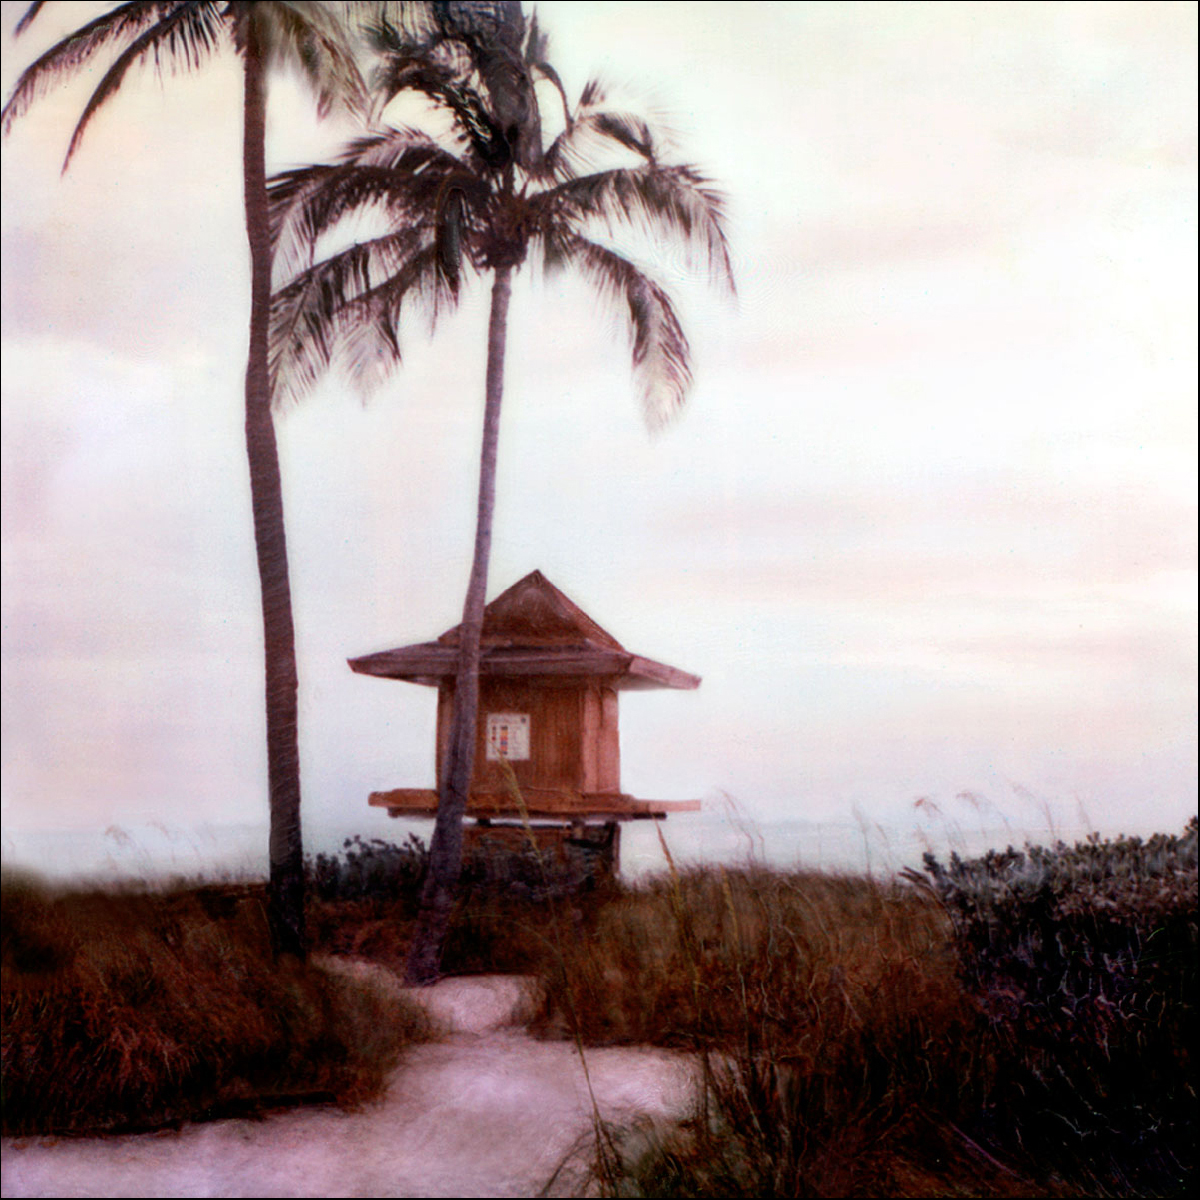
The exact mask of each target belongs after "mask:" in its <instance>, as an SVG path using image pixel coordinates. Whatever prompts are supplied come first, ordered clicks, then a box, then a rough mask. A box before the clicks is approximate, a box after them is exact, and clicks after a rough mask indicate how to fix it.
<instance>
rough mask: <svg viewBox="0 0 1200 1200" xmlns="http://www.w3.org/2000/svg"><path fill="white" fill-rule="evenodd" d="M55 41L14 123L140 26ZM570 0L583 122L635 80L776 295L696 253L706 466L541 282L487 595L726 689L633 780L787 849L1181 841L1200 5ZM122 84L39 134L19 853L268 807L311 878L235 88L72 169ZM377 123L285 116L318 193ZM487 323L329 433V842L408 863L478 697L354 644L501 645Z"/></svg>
mask: <svg viewBox="0 0 1200 1200" xmlns="http://www.w3.org/2000/svg"><path fill="white" fill-rule="evenodd" d="M24 7H25V6H24V4H23V3H21V4H9V3H5V4H4V5H3V10H4V11H3V30H2V32H0V44H2V48H3V79H2V83H3V91H4V95H5V97H7V96H8V94H9V92H10V91H11V88H12V85H13V83H14V81H15V79H16V77H17V75H18V74H19V72H20V70H21V69H22V68H23V67H24V66H25V65H26V64H27V63H28V62H30V61H32V59H33V58H34V57H35V56H36V54H38V53H40V51H41V50H42V49H43V48H45V46H47V45H48V44H50V42H51V40H53V39H54V38H55V37H56V36H59V35H61V33H63V32H65V31H67V30H68V29H69V28H72V27H74V26H75V25H77V24H79V23H81V22H82V20H84V19H85V18H86V15H87V12H88V11H90V10H91V9H92V8H93V7H94V6H91V5H83V4H71V5H64V6H62V7H63V9H64V10H66V11H64V12H54V11H49V12H48V13H47V16H46V17H45V18H39V21H38V23H36V24H35V26H34V27H33V29H32V30H31V31H29V32H27V33H26V34H25V35H23V36H22V37H21V38H20V39H19V40H16V41H14V39H13V38H12V27H13V25H14V23H15V21H16V19H17V16H18V15H19V13H20V12H21V11H23V9H24ZM56 7H57V6H49V8H50V9H51V10H53V9H54V8H56ZM537 11H538V13H539V15H540V18H541V20H542V21H543V23H544V25H545V27H546V28H547V29H548V31H549V33H550V36H551V56H552V59H553V60H554V61H555V62H556V64H557V65H558V67H559V70H560V73H561V74H562V76H563V79H564V82H565V84H566V86H567V89H568V91H569V92H570V93H571V95H572V97H574V96H577V95H578V91H579V89H580V87H581V86H582V84H583V82H584V80H585V79H586V78H587V77H588V75H590V74H592V73H600V74H601V75H602V76H603V77H604V78H605V79H607V80H610V81H613V83H614V85H615V90H616V91H617V93H618V94H619V95H621V96H623V97H632V98H633V99H634V100H638V101H640V102H642V104H643V106H648V107H649V108H651V109H652V110H653V111H654V112H656V113H661V114H664V115H665V117H666V119H667V120H668V121H669V124H670V126H671V128H672V129H673V130H674V133H675V141H676V145H677V146H678V157H679V158H680V159H681V160H685V161H690V162H694V163H696V164H698V165H699V166H701V167H702V168H703V169H704V170H705V171H706V172H707V173H708V174H709V175H710V176H712V177H713V178H714V179H715V180H716V181H717V182H718V183H719V184H720V186H721V187H722V188H723V189H724V191H725V192H726V194H727V195H728V197H729V208H730V237H731V241H732V246H733V253H734V261H735V270H736V274H737V281H738V288H739V294H738V296H737V298H736V300H730V299H728V298H727V297H723V296H721V295H720V294H718V293H715V292H713V291H712V290H710V289H709V288H708V287H707V285H706V282H705V280H704V279H703V278H702V277H701V276H699V275H696V274H694V273H691V272H689V271H688V270H687V268H686V266H685V265H684V264H683V263H682V262H681V261H680V259H679V257H678V256H677V255H672V254H670V253H665V254H663V255H661V256H660V257H658V258H657V259H656V260H655V261H653V262H651V263H648V265H649V266H651V267H652V268H653V269H655V270H656V271H658V272H659V273H660V275H661V276H662V277H663V279H664V280H665V281H666V282H667V283H668V284H669V285H670V286H671V288H672V290H673V292H674V294H675V295H676V296H677V298H678V300H679V302H680V307H681V310H682V312H683V314H684V319H685V322H686V328H687V331H688V333H689V335H690V337H691V341H692V345H693V349H694V364H693V366H694V372H695V377H696V384H695V388H694V391H693V393H692V396H691V398H690V401H689V403H688V406H687V409H686V410H685V412H684V413H683V415H682V417H681V419H680V420H678V421H677V422H676V423H675V424H674V425H673V426H672V427H671V428H669V429H668V430H666V431H665V432H663V433H661V434H657V435H654V436H652V435H650V434H648V433H647V432H646V430H645V428H644V426H643V424H642V422H641V419H640V415H639V410H638V406H637V400H636V393H635V387H634V384H633V380H632V377H631V372H630V369H629V358H628V350H627V347H626V345H625V343H624V340H623V337H622V335H621V334H620V331H619V328H618V326H617V324H616V322H615V321H614V320H613V319H612V318H611V317H610V316H609V315H608V314H606V313H605V312H604V311H603V310H600V309H598V308H597V306H596V305H595V303H594V302H593V300H592V297H591V295H590V294H589V292H588V291H587V290H586V289H585V288H584V287H583V286H582V285H576V284H573V283H572V284H565V283H563V284H554V285H552V286H547V285H545V284H543V283H542V282H540V281H533V280H529V279H525V280H523V281H522V282H521V283H520V284H519V285H518V287H517V288H516V290H515V293H514V298H513V305H512V312H511V320H510V342H509V355H508V370H507V375H506V392H505V412H504V418H503V425H502V430H501V442H500V482H499V498H498V506H497V523H496V531H495V543H494V553H493V558H492V569H491V585H490V588H489V594H490V595H493V596H494V595H496V594H497V593H498V592H500V591H501V590H503V589H504V588H505V587H507V586H508V585H509V584H511V583H513V582H514V581H515V580H517V579H518V578H520V577H521V576H522V575H524V574H526V573H527V572H528V571H530V570H532V569H534V568H540V569H541V570H542V571H543V572H544V573H545V574H546V575H547V576H548V577H549V578H550V579H551V580H552V581H553V582H554V583H555V584H556V585H557V586H558V587H560V588H561V589H562V590H563V591H565V592H566V593H567V594H568V595H569V596H571V597H572V598H573V599H574V600H576V601H577V602H578V603H579V604H580V605H581V606H582V607H583V608H584V609H586V610H587V611H588V612H589V613H590V614H591V615H592V616H593V617H594V618H595V619H596V620H597V621H598V622H599V623H600V624H601V625H603V626H604V627H605V628H607V629H608V630H609V631H610V632H611V633H613V634H614V635H615V636H616V637H617V638H619V639H620V640H621V641H622V642H624V644H625V645H626V646H627V647H628V648H630V649H632V650H634V651H635V652H638V653H642V654H645V655H648V656H650V657H653V658H657V659H660V660H662V661H665V662H668V663H670V664H672V665H674V666H678V667H680V668H682V669H684V670H686V671H690V672H693V673H695V674H698V675H701V676H702V677H703V683H702V685H701V687H700V688H699V690H698V691H696V692H693V693H684V692H660V693H643V694H635V695H628V694H627V695H626V696H625V697H623V699H622V716H621V729H622V785H623V787H624V789H625V790H626V791H628V792H631V793H633V794H634V795H637V796H642V797H646V798H652V799H673V798H678V799H683V798H701V799H704V800H705V801H706V802H707V803H708V804H709V806H710V808H711V809H714V810H715V809H716V808H718V807H719V806H720V802H721V797H723V796H726V795H727V796H730V797H733V798H734V799H735V800H736V801H737V802H738V803H739V804H740V806H741V808H742V810H743V811H744V812H745V814H746V815H747V816H748V817H749V818H750V819H751V820H753V821H758V822H763V823H766V824H769V823H770V822H772V821H778V820H780V819H783V818H789V817H795V818H803V819H806V820H811V821H817V822H844V821H846V820H849V819H851V814H855V818H856V819H858V818H860V817H861V818H865V819H866V820H869V821H877V822H880V823H881V824H884V825H886V826H888V827H894V828H898V829H902V828H905V827H910V826H912V825H913V824H914V823H915V822H916V820H917V810H915V809H914V804H915V802H916V801H917V800H919V799H929V800H931V801H933V802H934V803H936V804H937V805H938V806H939V807H940V808H941V809H942V810H943V811H946V812H950V811H952V810H953V809H954V806H955V805H956V804H959V805H961V804H962V803H963V802H962V801H961V800H956V797H959V796H961V795H962V794H964V793H969V794H971V795H972V796H973V797H976V798H977V799H976V805H977V806H978V804H979V803H984V804H986V805H987V806H989V807H990V808H991V809H994V810H995V812H997V813H998V814H1000V815H1001V816H1003V817H1007V818H1008V819H1010V820H1011V821H1013V822H1014V823H1015V824H1021V823H1022V822H1028V821H1030V820H1032V819H1033V818H1032V816H1031V814H1036V812H1038V811H1041V812H1043V813H1044V812H1045V811H1051V812H1054V813H1059V814H1065V815H1064V816H1063V818H1062V819H1063V821H1064V822H1066V821H1067V820H1068V818H1070V819H1071V820H1074V819H1075V818H1076V817H1078V819H1079V820H1080V821H1083V822H1085V823H1086V824H1087V825H1088V826H1089V827H1095V828H1099V829H1101V830H1102V831H1104V832H1107V833H1112V832H1118V831H1121V830H1127V831H1130V832H1139V833H1144V832H1148V831H1150V830H1153V829H1157V828H1164V829H1168V830H1170V829H1177V828H1179V827H1180V826H1181V825H1182V823H1183V821H1184V820H1185V819H1186V818H1187V816H1188V815H1189V814H1190V813H1191V812H1194V811H1195V806H1196V766H1197V764H1196V733H1195V729H1196V671H1195V667H1196V591H1197V589H1196V484H1197V480H1196V373H1197V364H1196V317H1197V314H1196V292H1197V287H1196V258H1197V246H1196V49H1197V46H1196V41H1197V39H1196V22H1197V15H1196V7H1195V5H1193V4H1188V3H1181V4H1147V3H1136V4H1117V3H1099V4H1043V3H1037V4H978V3H972V4H952V3H936V4H906V3H889V4H879V5H875V4H790V3H776V4H752V3H739V4H737V5H724V4H689V5H681V4H652V3H644V4H617V3H604V4H600V3H580V2H578V0H572V2H571V3H547V4H541V5H538V6H537ZM96 78H97V76H96V75H92V76H91V77H90V79H91V81H92V84H93V86H94V81H95V79H96ZM87 83H88V80H81V81H80V82H79V83H77V84H74V85H72V86H68V87H65V88H63V89H61V90H60V91H58V92H56V93H54V94H53V95H51V96H50V97H48V98H47V99H46V100H45V101H43V102H42V103H41V104H39V105H37V106H36V107H35V108H34V109H33V110H32V111H31V112H30V113H29V114H28V115H27V116H26V117H25V118H23V119H22V121H21V122H20V123H19V125H18V126H17V128H16V129H15V130H14V132H13V134H12V135H11V136H10V137H9V138H8V139H7V140H6V141H5V143H4V148H3V150H4V153H3V556H4V557H3V570H4V574H3V585H4V586H3V672H4V674H3V817H4V826H5V835H4V848H5V856H6V859H18V860H27V859H30V858H31V856H32V857H34V858H36V855H35V854H34V851H33V850H32V849H30V847H32V846H33V844H34V843H33V841H32V840H29V839H30V838H32V837H34V835H38V836H41V837H42V840H41V841H40V842H39V843H38V844H39V845H41V846H45V845H47V844H50V843H48V842H47V841H46V836H45V835H54V834H58V833H62V835H63V837H64V838H65V839H67V840H70V839H71V838H73V839H74V843H73V844H75V843H78V842H80V840H81V839H83V840H86V839H87V837H90V836H94V837H95V838H101V837H102V836H103V835H104V833H105V831H106V830H108V829H109V828H110V827H113V826H117V827H119V828H120V829H121V830H128V831H133V834H134V836H136V831H137V830H138V829H140V828H145V827H148V826H150V825H151V824H152V823H155V822H157V823H159V824H160V825H162V826H164V827H165V828H167V829H168V830H171V831H180V836H181V837H182V836H187V831H188V830H190V829H196V828H200V827H204V828H211V827H223V826H225V825H227V824H230V823H234V824H238V825H243V826H244V825H247V824H250V825H254V826H256V827H261V828H262V830H263V831H264V834H263V839H262V853H263V858H264V861H265V852H266V840H265V828H266V764H265V748H264V734H263V716H262V706H261V699H260V691H261V683H260V679H261V624H260V616H259V607H258V593H257V588H258V582H257V575H256V571H255V566H254V553H253V543H252V529H251V522H250V505H249V488H248V483H247V478H246V468H245V450H244V442H243V437H242V409H241V405H242V391H241V389H242V373H243V371H244V366H245V337H246V321H247V305H248V277H249V272H248V263H247V257H248V256H247V251H246V247H245V234H244V227H243V224H242V220H243V218H242V210H241V197H240V187H241V179H240V169H241V168H240V161H241V160H240V146H239V139H240V114H241V98H240V84H239V76H238V71H237V67H236V63H235V61H234V60H233V58H232V56H229V57H227V58H225V59H223V60H219V61H217V62H214V63H212V64H210V65H209V66H208V67H206V68H205V70H204V72H203V73H202V74H198V75H196V76H193V77H180V78H168V79H167V80H166V81H165V84H164V85H163V86H160V84H159V83H158V82H157V80H156V79H155V77H154V75H153V74H152V73H151V72H145V73H142V74H140V75H133V76H130V77H129V78H128V79H127V81H126V84H125V87H124V89H123V92H122V94H121V95H120V96H119V97H118V98H117V99H115V100H114V101H112V102H111V103H110V104H109V105H108V107H107V108H106V109H105V111H104V112H103V113H102V114H101V115H100V116H99V117H98V118H97V119H96V120H95V121H94V122H93V124H92V126H91V128H90V129H89V132H88V135H87V138H86V140H85V141H84V144H83V147H82V149H81V150H80V152H79V154H78V155H77V157H76V158H75V160H74V161H73V163H72V165H71V168H70V170H69V172H68V173H67V175H66V176H65V177H64V176H60V174H59V168H60V165H61V160H62V155H63V153H64V152H65V149H66V146H67V142H68V140H69V137H70V133H71V130H72V128H73V127H74V121H75V119H76V117H77V114H78V113H79V111H80V109H81V107H82V105H83V104H84V102H85V101H86V97H87V95H88V93H89V91H90V88H89V87H88V86H87ZM349 132H353V130H352V129H351V127H349V126H347V125H345V124H342V125H337V124H333V123H326V124H325V125H324V126H317V125H316V124H315V123H314V117H313V114H312V112H311V110H310V108H309V107H308V105H307V104H306V102H305V101H304V100H303V98H302V93H301V91H300V90H299V88H298V87H297V86H295V85H293V84H292V83H290V82H288V81H284V82H282V83H280V84H277V86H276V87H275V88H274V89H273V92H272V99H271V112H270V124H269V129H268V158H269V164H270V166H271V169H282V168H284V167H287V166H292V165H297V164H302V163H304V162H307V161H313V160H315V159H316V158H319V157H321V156H324V155H328V154H329V153H331V152H333V151H334V150H336V148H337V147H338V145H339V144H340V143H341V141H342V140H343V139H344V138H345V136H346V135H347V133H349ZM485 298H486V297H485V290H484V289H482V288H478V287H477V288H475V290H474V292H473V293H472V294H471V295H470V296H469V297H468V299H467V301H466V303H465V304H464V306H463V309H462V310H461V311H460V312H459V313H458V314H457V315H456V316H454V317H451V318H449V319H447V320H445V321H444V323H443V324H441V325H440V326H439V328H438V330H437V333H436V335H435V337H434V338H433V339H432V340H430V339H429V338H428V336H427V331H426V330H425V329H423V328H422V327H420V326H419V325H414V326H413V327H411V328H408V329H406V330H404V331H403V333H402V337H403V341H404V346H405V349H406V354H407V361H406V365H405V367H404V368H403V369H402V370H401V371H400V372H398V373H397V375H396V376H395V378H394V380H393V381H392V382H391V383H390V384H389V385H388V386H387V387H386V388H385V389H384V390H383V391H381V392H380V393H379V394H378V395H377V396H376V397H375V398H374V399H372V400H371V402H370V403H369V404H367V405H364V404H363V403H362V401H361V400H360V399H359V398H358V397H356V396H355V395H354V394H353V393H352V392H351V391H350V390H349V389H348V387H347V386H346V385H345V384H344V382H343V381H341V380H340V379H338V378H333V379H331V380H330V381H329V382H328V384H327V385H325V386H324V387H323V388H322V390H321V391H320V392H319V393H318V394H316V395H315V396H314V397H313V398H312V400H311V401H309V402H306V404H305V405H304V406H302V407H299V408H296V409H294V410H292V411H290V412H289V413H288V414H287V415H286V416H284V417H283V419H282V421H281V425H280V429H281V441H280V449H281V457H282V464H283V471H284V484H285V493H286V505H287V522H288V530H289V539H290V554H291V559H292V584H293V597H294V604H295V612H296V619H297V626H298V638H299V647H300V661H299V665H300V672H301V692H302V694H301V758H302V771H303V787H304V817H305V820H306V822H307V825H308V828H309V830H310V831H311V840H313V841H314V843H315V842H317V841H320V840H321V839H325V840H326V841H328V839H330V838H332V837H333V836H334V835H339V836H340V835H344V834H351V833H362V834H364V835H367V836H389V835H392V834H394V833H395V832H396V826H395V824H394V823H389V821H388V819H387V818H386V816H384V815H383V814H381V813H379V812H378V811H376V810H368V808H367V806H366V797H367V793H368V792H369V791H371V790H373V789H377V788H386V787H398V786H417V787H419V786H430V785H431V784H432V780H433V749H432V747H433V728H434V699H435V694H434V692H433V691H432V690H430V689H425V688H419V687H415V686H412V685H408V684H404V683H399V682H394V681H386V680H374V679H366V678H363V677H360V676H356V675H353V674H352V673H351V672H350V670H349V669H348V667H347V666H346V661H345V660H346V658H347V657H351V656H355V655H359V654H365V653H369V652H372V651H375V650H382V649H387V648H390V647H393V646H398V645H402V644H406V643H408V642H413V641H420V640H424V639H427V638H430V637H433V636H435V635H437V634H438V633H440V632H442V630H444V629H446V628H447V627H449V626H451V625H453V624H455V623H456V622H457V620H458V617H459V614H460V611H461V604H462V593H463V589H464V587H465V583H466V577H467V572H468V568H469V555H470V548H471V538H472V529H473V520H474V487H475V480H476V472H477V466H476V461H477V454H478V444H479V437H480V424H481V412H482V395H483V364H484V351H485V346H484V336H485V309H484V301H485ZM926 811H927V810H926ZM686 820H688V818H683V817H681V818H676V819H673V824H672V828H675V827H676V826H679V827H682V824H683V822H685V821H686ZM697 828H700V826H697ZM27 835H28V837H27ZM22 839H25V840H22ZM64 844H65V842H64ZM700 849H701V850H702V849H703V847H702V846H701V847H700Z"/></svg>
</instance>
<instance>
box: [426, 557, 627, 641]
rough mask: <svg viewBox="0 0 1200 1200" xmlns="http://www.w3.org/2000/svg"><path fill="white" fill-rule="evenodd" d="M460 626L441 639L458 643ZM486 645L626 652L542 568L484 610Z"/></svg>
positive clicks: (444, 634)
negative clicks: (565, 647)
mask: <svg viewBox="0 0 1200 1200" xmlns="http://www.w3.org/2000/svg"><path fill="white" fill-rule="evenodd" d="M460 628H461V627H460V626H458V625H455V626H454V628H453V629H447V630H446V632H445V633H443V634H442V636H441V637H439V638H438V642H439V643H440V644H441V645H443V646H457V645H458V642H459V630H460ZM482 643H483V645H485V646H513V647H516V646H530V647H533V646H578V647H580V648H581V649H582V648H584V647H588V646H595V647H603V648H604V649H606V650H616V651H617V652H618V653H621V654H624V653H626V651H625V648H624V647H623V646H622V645H621V643H620V642H618V641H617V639H616V638H615V637H613V636H612V634H610V633H607V632H606V631H605V630H603V629H601V628H600V626H599V625H597V624H596V622H595V621H593V620H592V618H591V617H589V616H588V615H587V613H585V612H584V611H583V609H582V608H580V607H579V605H578V604H576V603H575V602H574V601H573V600H571V599H570V598H569V597H567V596H565V595H564V594H563V593H562V592H560V591H559V590H558V588H556V587H555V586H554V584H552V583H551V582H550V581H549V580H548V579H547V578H546V577H545V576H544V575H543V574H542V573H541V571H531V572H530V573H529V574H528V575H526V576H525V578H524V579H520V580H518V581H517V582H516V583H514V584H513V585H512V587H510V588H509V589H508V590H507V591H504V592H501V593H500V595H499V596H497V597H496V599H495V600H493V601H492V602H491V604H489V605H488V606H487V607H486V608H485V609H484V610H483V636H482Z"/></svg>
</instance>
